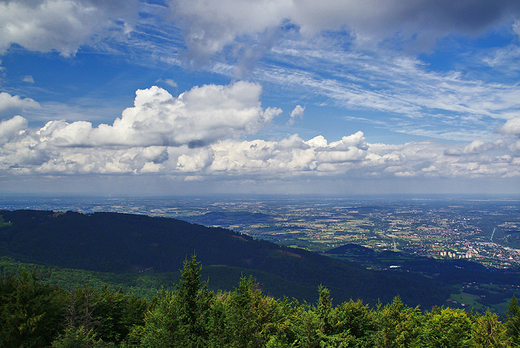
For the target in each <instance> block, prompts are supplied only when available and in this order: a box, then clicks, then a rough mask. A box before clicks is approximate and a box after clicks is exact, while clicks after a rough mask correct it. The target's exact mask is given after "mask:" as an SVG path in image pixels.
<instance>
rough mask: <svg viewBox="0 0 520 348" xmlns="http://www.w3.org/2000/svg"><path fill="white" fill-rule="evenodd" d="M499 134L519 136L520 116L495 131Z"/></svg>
mask: <svg viewBox="0 0 520 348" xmlns="http://www.w3.org/2000/svg"><path fill="white" fill-rule="evenodd" d="M495 132H497V133H500V134H512V135H520V116H516V117H513V118H511V119H509V120H507V122H506V123H505V124H503V125H502V126H500V127H498V128H497V129H495Z"/></svg>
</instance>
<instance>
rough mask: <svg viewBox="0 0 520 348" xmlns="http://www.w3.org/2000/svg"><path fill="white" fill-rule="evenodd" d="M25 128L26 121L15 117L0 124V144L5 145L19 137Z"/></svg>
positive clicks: (20, 117)
mask: <svg viewBox="0 0 520 348" xmlns="http://www.w3.org/2000/svg"><path fill="white" fill-rule="evenodd" d="M25 127H27V120H26V119H25V118H23V117H22V116H15V117H13V118H11V119H10V120H4V121H1V122H0V144H2V145H3V144H5V143H7V142H8V141H9V140H12V139H13V138H14V137H16V136H17V135H19V133H20V132H21V131H22V130H23V129H24V128H25Z"/></svg>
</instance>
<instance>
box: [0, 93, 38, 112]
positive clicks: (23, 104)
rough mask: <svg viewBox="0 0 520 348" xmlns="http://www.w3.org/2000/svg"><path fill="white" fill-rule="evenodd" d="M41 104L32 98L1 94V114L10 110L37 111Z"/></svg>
mask: <svg viewBox="0 0 520 348" xmlns="http://www.w3.org/2000/svg"><path fill="white" fill-rule="evenodd" d="M39 107H40V104H39V103H38V102H36V101H34V100H32V99H31V98H21V97H20V96H18V95H10V94H9V93H6V92H0V113H1V112H4V111H6V110H10V109H17V110H24V109H29V108H33V109H37V108H39Z"/></svg>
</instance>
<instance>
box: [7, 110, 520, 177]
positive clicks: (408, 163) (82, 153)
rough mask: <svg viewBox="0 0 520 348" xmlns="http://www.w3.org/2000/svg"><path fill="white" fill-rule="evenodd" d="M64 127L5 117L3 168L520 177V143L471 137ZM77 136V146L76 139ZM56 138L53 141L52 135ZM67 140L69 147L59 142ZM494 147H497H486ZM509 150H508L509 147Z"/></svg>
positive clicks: (84, 171) (78, 171)
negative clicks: (115, 131) (182, 139)
mask: <svg viewBox="0 0 520 348" xmlns="http://www.w3.org/2000/svg"><path fill="white" fill-rule="evenodd" d="M71 125H74V128H73V129H68V130H67V132H63V133H60V131H63V128H60V127H61V126H62V123H60V122H58V121H57V122H56V125H53V124H49V125H47V126H46V127H43V128H42V129H40V130H31V129H28V128H26V127H27V121H26V120H25V119H24V118H22V117H20V116H17V117H14V118H13V119H11V120H7V121H3V122H2V123H0V141H1V142H2V144H3V145H2V147H1V148H0V170H1V171H2V172H4V173H11V174H12V175H21V174H31V173H32V174H45V175H47V174H55V175H56V174H57V175H60V174H147V173H148V174H149V173H154V174H156V175H157V174H162V175H173V176H181V177H184V176H185V175H189V176H194V177H196V178H197V180H205V179H204V178H213V179H212V180H224V181H226V180H230V179H233V180H234V179H239V178H240V179H262V180H271V181H279V180H285V179H290V178H293V177H295V176H297V177H301V178H308V179H313V178H314V179H316V178H320V177H330V178H334V177H336V178H341V179H347V178H350V179H364V178H398V177H401V178H402V177H415V178H435V177H439V178H474V177H493V178H513V177H518V176H520V166H519V165H518V157H515V153H517V152H518V148H520V145H518V144H516V143H514V144H510V145H509V147H506V146H505V144H504V143H503V142H501V141H497V142H496V143H484V142H481V141H474V142H472V143H470V144H467V145H466V146H465V147H464V148H463V150H462V151H461V150H458V151H460V153H463V154H464V156H450V155H446V154H447V153H450V149H451V148H452V146H450V145H446V144H441V143H436V142H411V143H406V144H402V145H388V144H371V143H367V142H366V140H365V137H364V135H363V133H362V132H357V133H355V134H352V135H350V136H345V137H343V138H342V139H341V140H339V141H333V142H328V141H327V140H326V139H325V138H324V137H322V136H318V137H315V138H313V139H310V140H308V141H305V140H303V139H301V138H300V137H299V136H298V135H296V134H295V135H292V136H290V137H288V138H285V139H281V140H279V141H274V140H271V141H266V140H259V139H258V140H252V141H240V140H237V139H229V138H228V139H223V140H219V141H216V142H214V143H212V144H209V145H207V146H204V147H198V148H193V147H191V148H190V147H189V146H188V145H187V144H184V145H180V146H156V145H151V146H143V145H141V144H127V145H124V146H123V145H118V146H108V147H107V146H98V147H94V146H89V147H85V146H82V144H81V143H78V141H77V139H78V138H79V139H85V136H84V135H82V132H83V131H84V129H90V128H89V127H83V124H81V123H78V122H75V123H74V124H70V125H68V126H71ZM65 135H67V136H69V137H70V139H73V138H76V143H77V145H76V146H71V143H72V140H70V139H69V138H66V137H65ZM51 140H52V141H51ZM62 142H63V143H67V144H68V146H66V147H62V146H60V145H61V144H62ZM490 150H496V151H498V152H497V153H493V154H491V152H488V153H489V154H484V152H486V151H490ZM507 150H509V151H511V152H510V153H509V154H508V153H507Z"/></svg>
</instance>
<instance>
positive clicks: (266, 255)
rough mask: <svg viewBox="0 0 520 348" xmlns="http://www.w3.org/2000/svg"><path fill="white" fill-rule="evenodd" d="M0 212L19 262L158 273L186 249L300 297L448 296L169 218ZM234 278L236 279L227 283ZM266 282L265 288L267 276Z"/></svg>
mask: <svg viewBox="0 0 520 348" xmlns="http://www.w3.org/2000/svg"><path fill="white" fill-rule="evenodd" d="M0 216H1V218H2V219H3V221H2V220H0V255H2V256H9V257H11V258H12V259H14V260H17V261H21V262H32V263H36V264H43V265H52V266H58V267H67V268H75V269H85V270H92V271H101V272H114V273H132V272H135V273H138V272H144V271H146V272H155V273H160V272H172V271H177V270H179V269H180V268H181V267H182V264H183V261H184V260H185V259H186V258H187V257H189V256H190V255H193V254H196V255H197V260H199V261H201V263H202V265H204V266H210V265H223V266H228V267H239V268H241V269H242V270H244V271H243V272H244V273H245V274H244V275H246V276H247V275H248V274H247V270H248V269H249V270H254V271H262V272H264V273H270V274H272V275H273V276H274V277H277V278H279V279H282V280H283V283H282V284H277V285H278V288H277V289H275V290H274V289H273V290H274V291H273V293H275V294H276V295H277V296H282V295H286V296H288V297H293V296H294V297H302V296H301V293H300V292H299V291H298V290H299V289H298V288H299V286H301V287H302V288H307V289H308V288H309V287H313V288H315V289H316V288H317V287H318V286H319V285H320V284H321V285H324V286H327V287H328V288H329V289H330V290H331V292H332V293H333V296H334V298H335V300H337V301H339V302H342V301H347V300H349V299H351V298H352V299H363V300H364V302H365V303H370V304H372V305H375V304H376V303H377V302H378V301H381V302H383V303H387V302H390V301H391V300H392V299H393V298H394V297H395V296H396V295H399V296H400V297H401V299H402V300H403V302H404V303H406V304H408V305H410V306H416V305H419V304H420V305H421V306H422V307H423V308H429V307H431V306H432V305H435V304H438V305H441V304H443V302H444V300H445V299H446V298H447V296H448V291H447V290H446V289H445V288H444V287H442V286H441V285H438V284H437V283H435V282H433V281H432V280H430V279H427V278H424V277H421V276H419V275H412V274H400V273H385V272H375V271H368V270H365V269H362V268H360V267H358V266H355V265H353V264H351V263H348V262H343V261H338V260H334V259H332V258H329V257H325V256H322V255H319V254H315V253H311V252H308V251H305V250H301V249H293V248H284V247H280V246H278V245H276V244H274V243H270V242H267V241H259V240H254V239H252V238H250V237H248V236H246V235H241V234H237V233H235V232H233V231H230V230H225V229H221V228H207V227H204V226H200V225H194V224H190V223H187V222H184V221H180V220H176V219H171V218H161V217H148V216H142V215H130V214H117V213H95V214H91V215H84V214H79V213H75V212H66V213H55V212H52V211H28V210H19V211H0ZM210 281H212V280H211V279H210ZM213 281H218V279H214V278H213ZM222 285H224V288H226V286H225V284H222ZM234 285H236V280H235V281H234V282H233V284H230V285H229V286H228V287H227V288H228V289H232V287H233V286H234ZM280 286H285V288H283V289H280V288H279V287H280ZM263 290H264V292H265V293H270V292H271V289H270V288H269V284H267V285H266V287H265V288H263ZM307 300H312V299H307Z"/></svg>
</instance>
